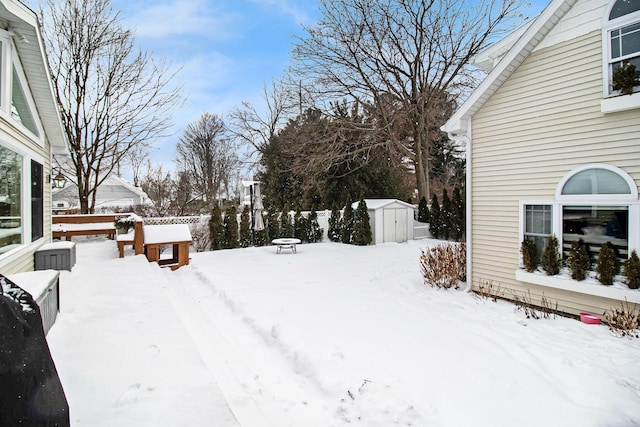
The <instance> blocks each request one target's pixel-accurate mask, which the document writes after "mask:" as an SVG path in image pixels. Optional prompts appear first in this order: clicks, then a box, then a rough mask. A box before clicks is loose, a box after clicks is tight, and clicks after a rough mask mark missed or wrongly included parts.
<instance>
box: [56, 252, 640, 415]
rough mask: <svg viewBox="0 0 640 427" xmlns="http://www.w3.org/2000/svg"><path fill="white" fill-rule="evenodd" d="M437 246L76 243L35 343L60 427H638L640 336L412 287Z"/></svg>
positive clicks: (417, 283) (419, 282) (419, 285)
mask: <svg viewBox="0 0 640 427" xmlns="http://www.w3.org/2000/svg"><path fill="white" fill-rule="evenodd" d="M432 243H433V241H429V240H422V241H414V242H409V243H407V244H384V245H377V246H368V247H355V246H350V245H342V244H336V243H320V244H312V245H298V253H297V254H292V253H290V252H289V251H286V250H283V252H282V253H281V254H276V249H275V248H274V247H261V248H248V249H237V250H225V251H216V252H204V253H192V261H191V264H190V265H189V266H186V267H183V268H180V269H179V270H177V271H171V270H169V269H160V268H158V267H157V266H156V265H155V264H149V263H147V262H146V260H145V258H144V257H143V256H133V255H132V254H131V253H129V254H128V256H127V257H125V258H123V259H118V258H117V249H116V245H115V243H114V242H113V241H82V242H80V243H78V246H77V255H78V263H77V264H76V266H75V267H74V269H73V272H62V275H61V294H62V301H61V305H62V312H61V313H60V315H59V317H58V321H57V323H56V324H55V325H54V327H53V328H52V329H51V332H50V333H49V336H48V340H49V344H50V347H51V350H52V354H53V357H54V360H55V362H56V365H57V367H58V371H59V373H60V376H61V379H62V383H63V386H64V388H65V391H66V394H67V399H68V400H69V405H70V409H71V418H72V425H74V426H82V425H84V426H91V427H94V426H121V427H129V426H136V427H140V426H154V427H155V426H172V427H173V426H216V427H217V426H222V427H225V426H236V425H243V426H262V425H264V426H286V425H290V426H343V425H347V424H355V425H361V426H391V425H412V426H514V425H517V426H578V425H579V426H583V427H584V426H594V427H595V426H598V427H600V426H614V427H621V426H632V425H640V340H637V339H627V338H619V337H616V336H613V335H612V334H611V333H610V332H609V330H608V329H607V327H606V326H603V325H600V326H594V325H586V324H583V323H580V322H578V321H576V320H572V319H566V318H556V319H543V320H528V319H525V317H524V315H523V314H522V313H520V312H516V311H515V310H514V306H513V305H511V304H509V303H506V302H497V303H494V302H491V301H483V300H480V299H478V298H476V297H474V296H472V295H471V294H468V293H465V292H463V291H459V290H458V291H456V290H448V291H445V290H438V289H433V288H430V287H428V286H425V285H424V284H423V283H422V278H421V275H420V271H419V264H418V257H419V254H420V249H421V248H424V247H425V246H426V245H428V244H432Z"/></svg>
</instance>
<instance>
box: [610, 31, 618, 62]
mask: <svg viewBox="0 0 640 427" xmlns="http://www.w3.org/2000/svg"><path fill="white" fill-rule="evenodd" d="M619 56H620V37H614V36H613V33H612V34H611V58H612V59H615V58H618V57H619Z"/></svg>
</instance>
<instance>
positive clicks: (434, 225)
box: [429, 193, 442, 239]
mask: <svg viewBox="0 0 640 427" xmlns="http://www.w3.org/2000/svg"><path fill="white" fill-rule="evenodd" d="M440 218H441V215H440V203H439V202H438V196H436V195H435V193H434V194H433V197H432V198H431V213H430V214H429V232H430V233H431V236H432V237H433V238H434V239H439V238H440V235H441V231H440V230H441V228H442V226H441V224H442V222H441V219H440Z"/></svg>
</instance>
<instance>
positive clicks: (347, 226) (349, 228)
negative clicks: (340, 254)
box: [340, 202, 353, 243]
mask: <svg viewBox="0 0 640 427" xmlns="http://www.w3.org/2000/svg"><path fill="white" fill-rule="evenodd" d="M352 234H353V208H352V207H351V202H347V204H346V206H345V207H344V214H343V215H342V227H341V233H340V241H341V242H342V243H351V239H352Z"/></svg>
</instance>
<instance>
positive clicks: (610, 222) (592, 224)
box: [562, 205, 629, 262]
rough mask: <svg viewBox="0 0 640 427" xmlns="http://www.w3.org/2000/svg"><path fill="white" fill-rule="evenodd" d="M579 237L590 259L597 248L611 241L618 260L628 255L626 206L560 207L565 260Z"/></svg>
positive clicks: (627, 210) (627, 212) (594, 255)
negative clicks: (586, 248)
mask: <svg viewBox="0 0 640 427" xmlns="http://www.w3.org/2000/svg"><path fill="white" fill-rule="evenodd" d="M578 240H582V241H584V242H585V243H586V244H587V247H588V248H589V254H590V255H591V259H592V261H594V262H595V260H596V259H597V257H598V253H599V251H600V247H601V246H602V245H604V244H606V243H611V245H612V246H613V248H614V249H615V250H616V252H617V254H618V257H619V258H620V260H625V259H627V257H628V255H629V206H606V205H605V206H597V205H585V206H563V207H562V249H563V251H562V252H563V257H564V258H565V259H566V258H567V257H568V255H569V251H570V250H571V244H572V243H573V242H576V241H578Z"/></svg>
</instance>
